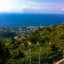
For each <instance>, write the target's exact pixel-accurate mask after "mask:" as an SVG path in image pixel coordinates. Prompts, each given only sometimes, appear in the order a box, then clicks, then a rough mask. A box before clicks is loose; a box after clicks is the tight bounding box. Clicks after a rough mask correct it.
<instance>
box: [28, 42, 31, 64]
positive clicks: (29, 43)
mask: <svg viewBox="0 0 64 64" xmlns="http://www.w3.org/2000/svg"><path fill="white" fill-rule="evenodd" d="M28 45H29V57H30V64H31V61H32V60H31V42H28Z"/></svg>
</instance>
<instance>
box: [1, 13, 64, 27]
mask: <svg viewBox="0 0 64 64" xmlns="http://www.w3.org/2000/svg"><path fill="white" fill-rule="evenodd" d="M60 23H64V14H0V27H15V26H40V25H42V26H49V25H54V24H60Z"/></svg>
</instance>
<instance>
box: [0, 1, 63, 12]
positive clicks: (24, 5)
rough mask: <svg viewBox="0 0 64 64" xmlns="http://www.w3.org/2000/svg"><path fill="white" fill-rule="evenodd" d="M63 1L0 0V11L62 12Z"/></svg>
mask: <svg viewBox="0 0 64 64" xmlns="http://www.w3.org/2000/svg"><path fill="white" fill-rule="evenodd" d="M63 6H64V3H60V2H59V3H55V2H34V1H26V0H0V12H15V13H63V11H64V7H63Z"/></svg>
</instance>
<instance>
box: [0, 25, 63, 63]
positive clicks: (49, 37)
mask: <svg viewBox="0 0 64 64" xmlns="http://www.w3.org/2000/svg"><path fill="white" fill-rule="evenodd" d="M6 35H7V34H6ZM63 51H64V24H59V25H54V26H48V27H43V28H40V27H39V28H38V30H36V31H34V32H32V33H30V34H28V35H27V34H26V36H22V37H21V36H20V37H18V38H17V39H15V38H14V37H13V36H12V37H9V38H6V37H5V38H0V64H30V59H31V63H32V64H38V62H39V59H40V63H41V64H45V63H47V64H53V63H54V62H56V61H58V60H60V59H62V58H63ZM4 52H5V53H4Z"/></svg>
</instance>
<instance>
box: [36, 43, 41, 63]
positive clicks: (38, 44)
mask: <svg viewBox="0 0 64 64" xmlns="http://www.w3.org/2000/svg"><path fill="white" fill-rule="evenodd" d="M37 46H38V47H39V64H41V62H40V61H41V47H40V43H39V42H37Z"/></svg>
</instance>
